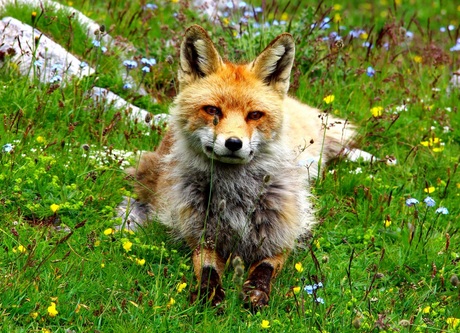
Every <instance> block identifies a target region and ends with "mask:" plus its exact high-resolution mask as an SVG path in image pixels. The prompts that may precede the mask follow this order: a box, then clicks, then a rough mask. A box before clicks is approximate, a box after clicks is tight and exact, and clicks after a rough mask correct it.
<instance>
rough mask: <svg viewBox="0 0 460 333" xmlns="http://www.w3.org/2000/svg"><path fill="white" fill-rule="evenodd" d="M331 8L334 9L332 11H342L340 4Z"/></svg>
mask: <svg viewBox="0 0 460 333" xmlns="http://www.w3.org/2000/svg"><path fill="white" fill-rule="evenodd" d="M333 7H334V10H342V5H341V4H338V3H336V4H335V5H334V6H333Z"/></svg>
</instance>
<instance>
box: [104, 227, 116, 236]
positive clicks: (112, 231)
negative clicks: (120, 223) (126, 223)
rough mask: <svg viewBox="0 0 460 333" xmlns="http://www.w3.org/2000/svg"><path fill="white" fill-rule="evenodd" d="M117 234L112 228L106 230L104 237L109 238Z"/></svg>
mask: <svg viewBox="0 0 460 333" xmlns="http://www.w3.org/2000/svg"><path fill="white" fill-rule="evenodd" d="M114 233H115V230H113V229H112V228H107V229H105V230H104V235H106V236H108V235H112V234H114Z"/></svg>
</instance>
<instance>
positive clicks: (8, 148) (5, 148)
mask: <svg viewBox="0 0 460 333" xmlns="http://www.w3.org/2000/svg"><path fill="white" fill-rule="evenodd" d="M13 149H14V146H13V145H12V144H11V143H7V144H5V145H3V147H2V152H3V153H11V152H12V151H13Z"/></svg>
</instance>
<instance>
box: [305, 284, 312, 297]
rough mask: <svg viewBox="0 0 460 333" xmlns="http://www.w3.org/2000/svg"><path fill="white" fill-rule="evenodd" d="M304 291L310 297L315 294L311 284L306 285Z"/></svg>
mask: <svg viewBox="0 0 460 333" xmlns="http://www.w3.org/2000/svg"><path fill="white" fill-rule="evenodd" d="M303 290H305V291H306V292H307V294H308V295H312V294H313V286H312V285H311V284H308V285H306V286H305V287H304V288H303Z"/></svg>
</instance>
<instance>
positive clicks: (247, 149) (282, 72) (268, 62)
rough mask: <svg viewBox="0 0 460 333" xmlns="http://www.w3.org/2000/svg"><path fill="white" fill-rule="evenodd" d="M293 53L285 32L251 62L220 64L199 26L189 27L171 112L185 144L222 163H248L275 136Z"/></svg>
mask: <svg viewBox="0 0 460 333" xmlns="http://www.w3.org/2000/svg"><path fill="white" fill-rule="evenodd" d="M294 52H295V46H294V40H293V38H292V36H291V35H290V34H288V33H284V34H281V35H279V36H278V37H277V38H275V39H274V40H273V41H272V42H271V43H270V44H269V45H268V46H267V47H266V48H265V50H263V51H262V53H261V54H260V55H259V56H258V57H256V59H255V60H253V61H252V62H250V63H247V64H233V63H229V62H224V61H223V60H222V58H221V56H220V55H219V53H218V52H217V50H216V47H215V46H214V44H213V42H212V41H211V39H210V38H209V36H208V34H207V33H206V31H205V30H204V29H203V28H201V27H200V26H197V25H193V26H191V27H190V28H188V29H187V31H186V32H185V37H184V40H183V42H182V45H181V53H180V69H179V86H180V87H179V88H180V92H179V94H178V96H177V98H176V100H175V105H174V107H173V108H172V110H171V113H172V114H173V118H174V121H175V126H177V127H178V128H177V130H178V131H179V132H180V133H181V135H184V138H185V140H186V142H187V144H189V147H191V148H192V149H194V150H195V151H196V152H197V153H199V154H204V155H206V156H207V157H209V158H213V159H215V160H218V161H220V162H223V163H231V164H246V163H249V162H250V161H251V160H252V159H253V157H254V156H256V155H257V154H258V153H260V152H261V151H264V149H266V147H267V145H269V144H270V143H271V142H273V141H274V140H277V139H278V138H279V135H280V132H281V129H282V126H283V111H282V104H283V99H284V97H285V96H286V94H287V91H288V89H289V79H290V74H291V69H292V64H293V61H294Z"/></svg>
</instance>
